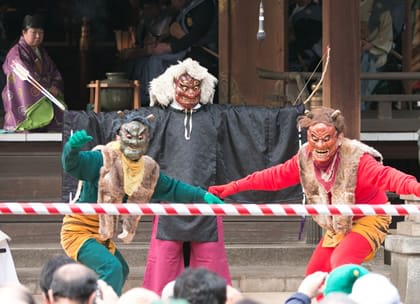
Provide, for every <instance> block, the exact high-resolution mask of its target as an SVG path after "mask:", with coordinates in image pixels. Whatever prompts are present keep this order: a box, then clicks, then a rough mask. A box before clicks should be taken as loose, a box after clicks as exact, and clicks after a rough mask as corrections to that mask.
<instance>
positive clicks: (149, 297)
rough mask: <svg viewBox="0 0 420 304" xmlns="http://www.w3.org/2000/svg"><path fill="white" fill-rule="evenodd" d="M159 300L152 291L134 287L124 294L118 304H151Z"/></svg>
mask: <svg viewBox="0 0 420 304" xmlns="http://www.w3.org/2000/svg"><path fill="white" fill-rule="evenodd" d="M158 300H160V297H159V295H158V294H157V293H155V292H154V291H151V290H149V289H146V288H142V287H135V288H132V289H130V290H128V291H126V292H124V293H123V294H122V295H121V297H120V299H119V300H118V304H151V303H152V302H154V301H158Z"/></svg>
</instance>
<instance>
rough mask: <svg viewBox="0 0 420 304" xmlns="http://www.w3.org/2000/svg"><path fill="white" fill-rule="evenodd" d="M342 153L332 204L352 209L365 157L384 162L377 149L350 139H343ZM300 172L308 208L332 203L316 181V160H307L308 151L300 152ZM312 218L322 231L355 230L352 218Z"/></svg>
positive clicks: (344, 231) (318, 216)
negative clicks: (358, 173) (364, 155)
mask: <svg viewBox="0 0 420 304" xmlns="http://www.w3.org/2000/svg"><path fill="white" fill-rule="evenodd" d="M306 145H307V144H306ZM339 153H340V162H339V164H338V167H337V173H336V174H337V175H336V178H335V183H334V185H333V187H332V189H331V203H332V204H333V205H334V204H348V205H353V204H354V203H355V195H354V192H355V188H356V181H357V170H358V168H359V161H360V157H361V156H362V155H363V154H364V153H369V154H370V155H372V156H373V157H374V158H376V159H379V161H381V162H382V155H381V154H380V153H379V152H378V151H376V150H375V149H374V148H372V147H369V146H367V145H365V144H363V143H361V142H360V141H357V140H350V139H348V138H344V139H343V144H342V146H341V148H340V152H339ZM299 169H300V178H301V181H302V185H303V188H304V191H305V195H306V197H307V200H308V204H325V203H327V202H329V198H328V193H327V192H326V191H325V189H324V187H323V186H322V185H320V183H319V182H318V181H317V179H316V178H315V171H314V166H313V160H312V159H311V158H310V157H308V155H307V152H306V149H301V150H300V152H299ZM313 218H314V220H315V221H316V222H317V223H318V224H319V225H320V226H321V227H322V228H325V229H329V230H333V231H335V232H341V233H346V232H348V231H350V230H351V227H352V216H333V217H331V216H329V215H317V216H314V217H313Z"/></svg>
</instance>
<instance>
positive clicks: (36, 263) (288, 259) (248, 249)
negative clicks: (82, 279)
mask: <svg viewBox="0 0 420 304" xmlns="http://www.w3.org/2000/svg"><path fill="white" fill-rule="evenodd" d="M148 248H149V244H148V243H132V244H129V245H118V249H119V250H120V251H121V253H122V254H123V255H124V257H125V259H126V260H127V262H128V264H129V265H145V264H146V258H147V252H148ZM10 250H11V252H12V255H13V260H14V262H15V266H16V268H28V267H29V268H33V267H38V268H40V267H42V266H43V265H44V264H45V262H46V261H47V260H48V259H49V258H50V257H52V256H53V255H55V254H64V251H63V249H62V248H61V246H60V244H59V243H52V244H40V245H35V244H30V245H29V246H28V245H24V244H18V245H13V244H10ZM226 251H227V255H228V260H229V264H230V265H232V266H247V265H254V266H258V267H266V266H268V267H270V266H272V265H287V266H299V265H306V263H307V261H308V259H309V257H310V255H311V253H312V251H313V246H311V245H307V244H304V243H296V244H283V245H280V244H273V245H264V244H259V245H255V244H226Z"/></svg>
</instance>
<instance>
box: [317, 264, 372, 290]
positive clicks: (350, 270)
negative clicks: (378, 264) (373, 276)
mask: <svg viewBox="0 0 420 304" xmlns="http://www.w3.org/2000/svg"><path fill="white" fill-rule="evenodd" d="M367 273H369V270H367V269H366V268H365V267H363V266H360V265H355V264H347V265H343V266H339V267H337V268H335V269H334V270H333V271H331V273H330V274H329V275H328V277H327V279H326V280H325V287H324V291H323V293H324V295H325V296H327V295H328V294H329V293H333V292H342V293H346V294H349V293H351V290H352V288H353V284H354V282H355V281H356V280H357V279H359V278H360V277H362V276H364V275H366V274H367Z"/></svg>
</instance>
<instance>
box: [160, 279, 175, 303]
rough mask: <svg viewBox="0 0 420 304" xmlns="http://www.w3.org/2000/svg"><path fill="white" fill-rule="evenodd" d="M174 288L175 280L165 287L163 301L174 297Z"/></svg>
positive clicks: (162, 295)
mask: <svg viewBox="0 0 420 304" xmlns="http://www.w3.org/2000/svg"><path fill="white" fill-rule="evenodd" d="M174 286H175V280H173V281H170V282H169V283H167V284H166V285H165V287H163V289H162V294H161V298H162V300H167V299H170V298H172V297H173V296H174Z"/></svg>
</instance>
